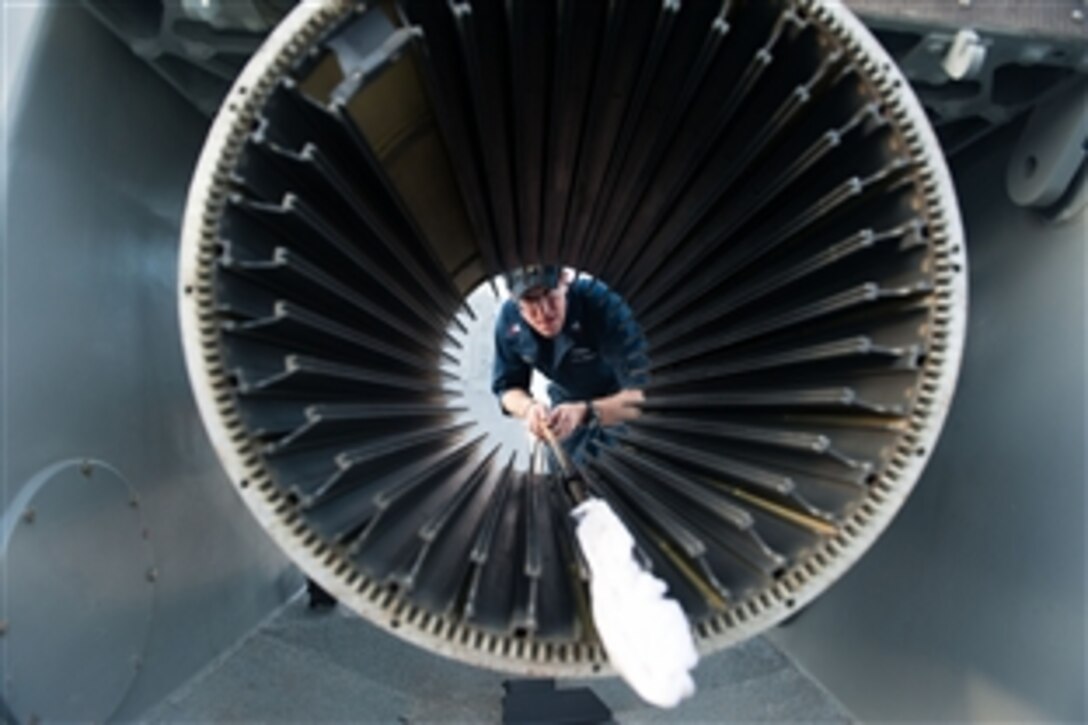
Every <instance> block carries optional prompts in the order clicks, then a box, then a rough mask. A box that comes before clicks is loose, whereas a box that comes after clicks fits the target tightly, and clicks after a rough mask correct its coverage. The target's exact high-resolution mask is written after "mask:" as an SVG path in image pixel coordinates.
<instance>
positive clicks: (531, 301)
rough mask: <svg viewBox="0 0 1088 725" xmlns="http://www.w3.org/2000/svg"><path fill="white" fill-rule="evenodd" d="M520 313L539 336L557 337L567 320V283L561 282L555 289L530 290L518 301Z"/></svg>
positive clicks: (540, 288)
mask: <svg viewBox="0 0 1088 725" xmlns="http://www.w3.org/2000/svg"><path fill="white" fill-rule="evenodd" d="M518 311H519V312H520V313H521V318H522V319H523V320H525V322H526V323H527V324H528V325H529V327H531V328H533V329H534V330H536V332H537V334H538V335H540V336H541V337H547V338H552V337H555V336H556V335H558V334H559V332H560V330H562V329H563V322H564V321H566V319H567V283H566V282H565V281H564V282H560V283H559V285H558V286H557V287H556V288H555V289H546V288H544V287H537V288H534V289H531V290H529V291H528V292H526V293H525V294H523V295H522V296H521V299H519V300H518Z"/></svg>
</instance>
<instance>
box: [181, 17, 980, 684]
mask: <svg viewBox="0 0 1088 725" xmlns="http://www.w3.org/2000/svg"><path fill="white" fill-rule="evenodd" d="M665 5H666V6H667V7H668V8H672V5H671V4H665ZM726 5H728V4H726ZM459 7H460V6H459ZM775 7H776V8H778V7H780V8H781V10H782V13H783V17H784V18H786V19H787V22H786V23H785V24H786V25H789V26H793V27H797V28H801V27H803V28H806V29H808V30H810V31H811V32H813V33H815V34H817V35H818V37H819V41H818V43H819V46H820V47H821V48H823V49H824V50H825V51H826V53H827V56H828V57H829V58H830V57H831V56H832V55H835V57H836V60H835V61H834V62H832V63H831V64H830V65H829V66H828V67H836V66H835V63H838V62H840V61H841V62H844V63H846V64H847V65H849V67H850V69H851V72H852V73H853V75H854V76H855V77H856V79H857V86H858V88H859V93H861V94H862V95H864V96H865V97H866V98H867V99H869V100H870V101H871V106H872V109H874V113H875V114H876V115H877V116H879V120H880V123H881V124H883V126H882V127H883V128H885V129H889V130H888V144H887V147H888V149H887V150H888V152H889V153H890V155H892V156H893V157H895V165H893V166H891V167H889V169H888V174H890V176H882V175H879V174H878V175H874V176H873V177H871V178H870V179H866V180H858V179H851V180H850V183H848V184H847V185H846V186H845V187H843V188H844V189H845V192H846V193H848V194H863V195H864V194H866V193H868V190H869V189H872V188H878V187H880V186H881V185H882V184H883V181H884V180H886V179H892V180H894V181H895V183H896V184H897V185H898V186H897V188H901V187H902V186H903V185H906V186H908V187H909V188H910V190H911V198H910V203H909V205H907V207H908V208H909V210H910V213H911V214H913V215H914V216H915V217H916V219H917V221H918V224H919V225H920V226H921V227H924V229H925V234H924V235H921V236H919V237H917V238H914V239H913V241H911V242H904V247H909V246H911V245H913V248H914V249H916V250H917V249H918V248H919V247H921V248H924V252H925V261H924V263H923V264H922V265H921V267H920V269H918V270H915V272H916V273H917V274H918V275H921V276H923V277H924V278H925V282H926V285H925V288H924V289H921V288H916V287H910V288H889V289H888V295H887V296H886V297H885V298H884V299H892V298H899V299H902V298H907V299H908V300H909V299H914V298H915V297H916V296H917V297H918V298H919V299H921V298H924V300H925V306H924V307H921V306H920V307H919V308H918V309H924V317H925V319H924V322H923V323H922V324H921V325H919V326H918V327H917V330H915V331H911V332H910V334H911V335H913V336H915V337H917V338H918V339H919V340H921V341H922V342H923V343H924V345H923V347H924V350H923V351H921V352H920V354H917V355H915V354H913V353H912V352H911V350H913V349H914V348H913V347H912V346H909V345H908V346H904V347H903V348H892V347H888V346H878V345H875V344H873V343H872V341H871V340H867V339H865V338H860V337H854V338H850V339H849V340H848V342H850V344H851V347H850V351H852V354H853V353H857V354H869V353H874V354H878V355H883V356H886V357H889V358H895V359H897V360H901V361H902V362H903V363H904V364H905V365H908V366H909V368H910V371H911V372H912V374H914V376H915V380H916V382H915V384H914V385H913V388H912V394H911V396H910V401H909V405H907V406H904V409H903V410H902V412H900V413H897V414H896V416H895V420H894V421H893V422H892V423H890V424H887V425H885V426H884V428H883V429H882V430H883V431H884V432H887V433H889V436H890V438H889V439H890V440H891V443H890V444H888V445H887V446H885V447H884V448H883V449H882V450H881V453H880V456H879V458H880V462H881V463H880V465H879V467H875V468H874V469H873V472H872V474H871V475H870V476H868V477H867V478H866V480H865V482H864V483H865V486H864V487H863V489H862V490H863V493H862V494H861V495H860V496H859V498H858V499H857V500H856V501H854V502H852V503H851V505H850V506H849V507H847V508H845V509H844V511H843V512H842V515H841V517H840V518H839V519H838V520H837V521H836V524H835V526H834V529H833V531H832V532H831V533H830V534H825V535H822V536H820V537H819V538H818V540H817V541H816V542H815V543H813V544H812V545H811V546H809V547H807V548H804V549H802V550H800V551H799V552H797V553H796V555H795V556H794V557H793V558H792V559H790V561H789V564H788V566H787V567H785V568H784V569H783V570H781V571H778V572H776V574H775V576H774V577H773V579H771V583H770V584H769V585H767V586H765V587H763V588H762V589H761V590H759V591H758V592H756V593H754V594H749V595H746V596H742V597H737V598H735V599H730V600H729V601H727V602H722V603H721V606H716V607H714V608H713V611H712V613H711V614H708V615H706V616H702V617H700V618H699V619H698V620H697V621H694V622H693V624H694V625H695V629H696V633H697V635H698V642H699V646H700V648H701V649H702V650H703V651H704V652H709V651H713V650H716V649H720V648H722V647H725V646H728V645H730V644H732V643H734V642H737V641H739V640H741V639H744V638H746V637H749V636H752V635H754V634H757V633H759V632H761V631H763V630H765V629H766V628H768V627H770V626H773V625H774V624H775V623H776V622H778V621H780V620H782V619H783V618H785V617H787V616H789V615H790V614H791V613H792V612H794V611H796V610H797V609H798V608H799V607H802V606H804V605H805V604H806V603H807V602H808V601H809V600H811V599H812V598H813V597H815V596H817V595H818V594H819V593H820V592H821V591H823V590H824V589H826V588H827V587H828V586H829V585H830V584H831V583H832V582H833V581H835V580H836V579H837V578H838V577H839V576H841V575H842V573H843V572H845V571H846V570H847V569H848V568H849V567H850V566H851V565H852V564H853V563H854V562H855V561H856V560H857V559H858V558H859V557H860V556H861V555H862V554H863V553H864V551H865V550H866V549H867V548H868V547H869V546H870V545H871V543H872V542H873V541H874V540H875V538H876V537H877V536H878V535H879V534H880V533H881V532H882V531H883V530H884V528H885V527H886V526H887V525H888V524H889V522H890V521H891V519H892V517H893V516H894V514H895V513H896V511H897V510H898V509H899V507H900V506H901V504H902V503H903V501H904V500H905V498H906V496H907V495H908V494H909V492H910V490H911V489H912V487H913V486H914V485H915V483H916V482H917V480H918V478H919V476H920V475H921V471H922V469H923V467H924V465H925V462H926V460H927V459H928V457H929V455H930V453H931V452H932V450H933V448H934V445H935V442H936V440H937V437H938V435H939V433H940V430H941V427H942V425H943V422H944V419H945V416H946V414H947V411H948V408H949V405H950V401H951V397H952V393H953V390H954V387H955V381H956V377H957V374H958V370H959V363H960V357H961V354H962V345H963V339H964V331H965V325H966V259H965V254H964V248H963V237H962V228H961V221H960V218H959V212H958V208H957V206H956V202H955V194H954V191H953V188H952V183H951V180H950V176H949V174H948V170H947V168H946V166H945V164H944V160H943V156H942V154H941V151H940V148H939V146H938V144H937V141H936V139H935V137H934V134H933V132H932V130H931V128H930V127H929V125H928V121H927V120H926V117H925V114H924V112H923V110H922V108H921V106H920V105H919V103H918V102H917V99H916V98H915V97H914V96H913V94H912V93H911V91H910V89H909V87H908V85H907V83H906V81H905V80H904V78H903V76H902V74H901V73H900V72H899V70H898V69H897V68H895V67H894V65H893V63H892V61H891V60H890V58H889V57H888V55H887V54H886V52H885V51H884V50H883V49H882V48H881V47H880V46H879V44H878V43H877V42H876V41H875V40H874V39H873V38H872V36H871V35H870V34H869V33H868V31H867V30H866V29H865V28H864V26H862V24H861V23H860V22H859V21H858V20H857V19H856V18H855V17H854V16H853V15H852V14H850V12H849V11H848V10H847V9H846V8H845V7H844V6H843V5H842V4H841V3H831V2H822V1H820V0H796V1H794V2H781V3H777V4H776V5H775ZM355 9H356V5H355V4H354V3H350V2H333V1H331V0H330V1H329V2H324V3H307V4H302V5H300V6H298V7H297V8H296V9H295V11H293V12H292V13H291V15H289V16H288V17H287V18H286V19H285V21H284V22H283V23H282V24H281V25H280V26H279V27H278V28H277V29H276V30H275V31H274V32H273V34H272V35H271V36H270V37H269V39H268V41H267V42H266V44H265V45H264V46H263V47H262V49H261V50H260V51H259V52H258V53H257V54H256V55H255V56H254V58H253V59H252V60H251V62H250V64H249V65H248V66H247V68H246V70H245V71H244V72H243V73H242V75H241V76H240V77H239V78H238V80H237V82H236V84H235V86H234V88H233V89H232V91H231V92H230V94H229V95H228V97H227V100H226V102H225V104H224V107H223V109H222V110H221V112H220V114H219V116H218V117H217V119H216V121H215V123H214V125H213V127H212V129H211V132H210V134H209V137H208V141H207V143H206V145H205V148H204V152H203V154H202V156H201V159H200V162H199V164H198V167H197V170H196V173H195V175H194V178H193V183H192V186H191V188H190V195H189V201H188V206H187V209H186V217H185V223H184V229H183V235H182V242H181V260H180V279H179V296H180V299H179V303H180V304H179V307H180V314H181V327H182V334H183V341H184V348H185V354H186V361H187V364H188V369H189V373H190V377H191V380H192V383H193V388H194V392H195V395H196V398H197V402H198V405H199V408H200V411H201V414H202V416H203V419H204V421H205V424H206V426H207V428H208V430H209V432H210V434H211V438H212V441H213V444H214V446H215V448H216V450H217V452H218V454H219V456H220V459H221V460H222V462H223V464H224V466H225V467H226V470H227V472H228V474H229V476H230V478H231V480H232V481H233V482H234V484H235V486H236V488H237V490H238V492H239V493H240V495H241V496H242V498H243V499H244V501H245V502H246V504H247V505H248V506H249V508H250V509H251V510H252V511H253V513H254V514H255V516H256V517H257V519H258V520H259V521H260V523H261V524H262V526H264V528H265V529H266V530H267V531H268V532H269V534H270V535H271V536H272V537H273V538H274V539H275V540H276V541H277V543H278V544H279V545H280V546H281V547H282V548H283V549H284V551H286V552H287V553H288V554H289V555H290V556H291V557H292V558H293V559H294V560H295V562H296V563H298V564H299V566H300V567H301V568H302V569H303V570H304V571H305V572H306V573H307V574H308V575H309V576H310V577H312V578H313V579H315V580H316V581H317V582H318V583H320V584H321V585H322V586H323V587H324V588H325V589H327V590H328V591H330V592H331V593H332V594H334V595H335V596H336V597H337V598H339V599H340V600H341V602H342V603H344V604H345V605H347V606H349V607H351V608H352V609H354V610H356V611H357V612H359V613H360V614H361V615H363V616H364V617H366V618H368V619H370V620H371V621H373V622H375V623H376V624H378V625H379V626H382V627H384V628H386V629H388V630H390V631H392V632H394V633H396V634H397V635H399V636H401V637H403V638H404V639H407V640H409V641H412V642H414V643H416V644H418V645H420V646H422V647H424V648H426V649H429V650H431V651H434V652H438V653H441V654H445V655H448V656H451V657H455V658H457V659H460V660H463V661H466V662H470V663H473V664H478V665H484V666H489V667H493V668H496V669H500V670H503V671H507V672H515V673H521V674H525V675H530V676H533V675H541V676H544V675H550V676H555V675H559V676H584V675H589V674H593V673H596V672H602V671H604V670H605V669H607V663H606V658H605V655H604V653H603V651H602V650H601V648H600V646H599V644H598V643H597V642H596V641H595V640H594V639H592V638H589V637H584V638H581V639H578V640H573V641H567V642H559V643H556V642H550V641H546V640H543V639H537V638H535V637H534V636H533V634H532V632H528V633H527V632H524V631H521V632H510V633H502V632H496V631H494V630H489V629H486V628H482V627H479V626H476V625H474V624H472V623H471V622H470V621H469V618H468V617H464V616H461V613H460V612H452V613H451V612H438V611H431V610H428V609H426V608H423V607H421V606H419V605H418V604H417V603H416V602H415V601H414V600H413V598H412V596H411V593H410V592H407V593H406V591H405V588H404V587H403V586H402V585H401V583H399V582H397V581H395V580H392V579H378V578H371V577H369V576H367V574H366V573H365V572H364V571H362V570H361V569H360V568H359V567H358V566H357V565H356V563H355V562H354V561H353V559H352V557H351V553H352V552H351V551H350V550H348V549H346V548H345V547H343V546H341V545H339V544H338V543H337V542H334V541H330V540H329V539H328V538H326V537H324V536H322V534H321V533H320V532H319V531H318V530H316V529H315V528H313V527H312V526H311V523H310V522H309V521H308V519H307V517H306V515H305V511H304V510H300V505H299V501H298V500H297V498H296V497H294V496H293V495H292V494H291V493H290V492H289V491H287V490H285V489H284V488H281V487H280V486H278V485H277V481H276V477H275V475H274V472H273V471H272V469H271V467H270V466H269V465H268V464H267V462H266V460H265V458H264V451H265V450H266V448H265V447H264V444H263V441H262V440H261V438H260V436H258V435H255V434H254V433H253V431H251V430H249V429H248V428H247V425H246V421H245V419H244V417H243V415H242V411H241V407H240V404H239V397H238V383H237V380H236V379H233V378H232V369H231V365H230V364H229V362H228V361H227V359H226V357H225V345H224V342H223V339H222V333H223V327H222V326H221V324H220V323H221V320H220V317H219V311H220V309H221V307H220V305H221V300H219V299H217V289H216V273H217V266H216V265H217V263H218V260H219V257H220V255H221V253H222V247H223V239H222V232H221V228H220V225H221V222H222V218H223V216H224V213H225V209H226V207H227V203H228V199H229V195H230V194H231V193H232V192H233V191H234V190H235V189H237V188H238V183H239V177H238V175H237V168H238V164H239V160H240V158H242V156H243V151H244V146H245V144H246V142H247V140H248V139H250V137H251V134H252V133H254V129H255V128H258V127H259V125H260V123H259V121H260V115H261V113H262V110H263V108H264V106H265V104H266V103H268V102H269V100H270V98H271V97H272V95H273V93H274V92H275V91H276V90H277V88H280V87H281V83H282V82H283V81H284V79H285V78H286V77H287V75H288V74H289V72H290V71H291V68H292V67H293V66H294V64H295V63H296V62H298V61H300V60H301V59H302V58H304V57H305V56H306V55H307V54H308V53H311V51H313V50H314V47H315V45H316V44H318V43H319V42H320V41H321V39H322V38H323V37H324V34H325V33H326V32H328V31H331V30H332V29H333V28H334V26H336V24H337V23H338V22H339V21H341V20H343V19H344V18H346V17H348V16H349V14H350V13H352V12H353V11H354V10H355ZM462 9H464V8H462ZM717 27H718V26H717V25H716V26H715V28H717ZM727 29H728V24H727V23H722V24H721V32H723V33H724V32H725V31H726V30H727ZM716 32H717V31H716ZM836 54H837V55H836ZM757 57H758V58H759V59H761V62H763V61H765V62H770V58H771V55H770V53H769V52H768V51H765V50H761V51H760V52H759V54H757ZM821 82H822V81H821ZM814 83H815V81H814ZM806 94H807V91H805V93H802V94H801V95H800V96H798V98H801V99H802V100H803V99H805V98H806V97H807V95H806ZM859 118H860V117H859ZM845 128H846V127H844V129H845ZM851 128H855V129H856V128H857V126H852V127H851ZM843 133H846V131H845V130H844V131H843ZM841 135H842V134H838V133H831V134H829V135H828V136H827V137H825V138H827V139H830V143H832V144H837V143H839V141H840V140H841ZM310 160H312V157H311V158H310V159H307V158H302V157H299V158H298V159H294V160H289V161H288V163H292V164H295V165H296V166H298V165H299V164H304V163H307V162H308V161H310ZM866 184H869V186H866ZM900 211H901V209H899V208H896V214H899V213H900ZM896 218H899V217H896ZM904 228H905V227H904ZM600 256H601V257H602V258H604V257H605V255H604V254H603V253H600ZM605 261H606V262H607V261H609V260H607V259H605ZM628 271H629V270H628ZM911 279H912V281H913V278H911ZM644 286H645V285H644ZM650 286H651V287H652V285H650ZM621 291H622V292H625V293H626V292H627V290H624V289H621ZM862 291H863V292H864V295H865V299H867V300H868V299H876V298H879V297H880V294H881V291H880V290H879V289H878V287H877V285H871V286H865V287H864V288H863V289H862ZM659 296H660V294H659ZM630 301H631V303H632V306H635V304H636V303H637V302H638V300H636V299H635V298H634V297H633V296H632V297H631V298H630ZM648 338H649V340H650V344H651V345H653V344H654V339H653V337H652V335H648ZM817 348H819V349H817ZM878 348H879V349H878ZM827 349H830V348H827ZM835 349H836V350H841V349H842V348H835ZM824 350H825V348H823V347H820V346H814V347H812V348H811V349H810V352H813V353H814V354H815V353H821V354H822V353H823V352H824ZM666 352H668V351H666ZM667 356H668V355H667V354H665V355H663V356H662V357H667ZM711 392H713V391H711ZM651 399H652V398H651ZM813 440H815V443H814V445H816V446H818V447H820V448H821V450H825V449H826V448H827V445H826V442H825V441H824V440H823V439H819V438H813ZM740 494H746V492H745V491H740V492H739V494H738V495H740ZM764 503H766V502H764ZM302 508H303V509H304V508H305V501H303V506H302ZM781 509H782V507H781V506H779V507H777V510H781ZM696 578H697V577H696Z"/></svg>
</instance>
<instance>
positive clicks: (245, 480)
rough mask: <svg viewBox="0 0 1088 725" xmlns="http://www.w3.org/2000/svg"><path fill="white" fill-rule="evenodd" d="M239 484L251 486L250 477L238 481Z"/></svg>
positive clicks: (245, 486) (244, 486) (246, 486)
mask: <svg viewBox="0 0 1088 725" xmlns="http://www.w3.org/2000/svg"><path fill="white" fill-rule="evenodd" d="M238 485H239V486H240V487H242V488H249V479H248V478H243V479H242V480H241V481H239V482H238Z"/></svg>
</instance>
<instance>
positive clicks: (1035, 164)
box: [1024, 156, 1039, 179]
mask: <svg viewBox="0 0 1088 725" xmlns="http://www.w3.org/2000/svg"><path fill="white" fill-rule="evenodd" d="M1038 168H1039V159H1037V158H1035V157H1034V156H1028V157H1027V158H1026V159H1024V173H1025V174H1027V176H1028V178H1029V179H1030V178H1031V177H1033V176H1035V172H1036V170H1038Z"/></svg>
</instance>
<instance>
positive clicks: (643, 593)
mask: <svg viewBox="0 0 1088 725" xmlns="http://www.w3.org/2000/svg"><path fill="white" fill-rule="evenodd" d="M571 515H572V516H574V518H575V520H576V521H577V522H578V525H577V529H576V534H577V537H578V543H579V545H580V546H581V547H582V552H583V554H584V555H585V558H586V562H587V563H588V564H589V570H590V585H589V588H590V602H591V608H592V610H593V622H594V624H595V625H596V627H597V632H598V634H600V637H601V643H602V644H603V645H604V649H605V652H607V653H608V659H609V660H610V661H611V662H612V665H613V666H614V667H615V668H616V671H617V672H618V673H619V674H620V675H621V676H622V677H623V679H624V680H626V681H627V684H629V685H630V686H631V688H632V689H633V690H634V691H635V692H636V693H638V695H639V697H641V698H642V699H644V700H645V701H646V702H649V703H650V704H652V705H656V706H657V707H663V708H669V707H674V706H676V705H677V704H678V703H679V702H680V701H681V700H683V699H684V698H686V697H689V696H691V695H692V694H694V693H695V682H694V681H693V680H692V678H691V674H690V670H692V669H693V668H694V667H695V665H696V664H697V663H698V661H699V654H698V652H696V650H695V643H694V642H693V640H692V637H691V627H690V625H689V624H688V620H687V617H686V616H685V615H684V611H683V610H682V609H681V608H680V605H679V604H677V602H676V600H674V599H671V598H669V597H667V596H666V595H665V592H666V586H665V582H663V581H661V580H660V579H658V578H657V577H655V576H654V575H653V574H651V573H650V572H648V571H646V570H645V569H643V568H642V566H641V565H640V564H639V562H638V561H637V560H636V559H635V556H634V547H635V540H634V537H632V536H631V533H630V532H629V531H628V530H627V528H626V527H625V526H624V525H623V522H622V521H620V519H619V517H618V516H616V513H615V512H614V511H613V510H612V508H611V507H610V506H609V505H608V504H607V503H606V502H605V501H603V500H601V499H599V498H591V499H588V500H587V501H583V502H582V503H581V504H579V505H578V507H577V508H575V509H574V510H573V511H572V512H571Z"/></svg>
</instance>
